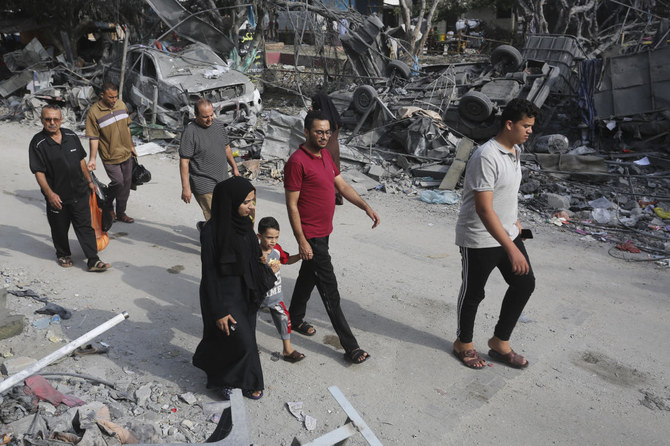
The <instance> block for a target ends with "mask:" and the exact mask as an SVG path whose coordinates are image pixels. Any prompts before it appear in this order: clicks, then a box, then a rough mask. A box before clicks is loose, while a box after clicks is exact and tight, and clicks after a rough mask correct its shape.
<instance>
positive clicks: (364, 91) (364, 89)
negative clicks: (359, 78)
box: [351, 85, 377, 113]
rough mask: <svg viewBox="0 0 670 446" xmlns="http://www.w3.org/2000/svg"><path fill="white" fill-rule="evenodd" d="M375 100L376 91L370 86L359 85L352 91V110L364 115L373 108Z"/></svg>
mask: <svg viewBox="0 0 670 446" xmlns="http://www.w3.org/2000/svg"><path fill="white" fill-rule="evenodd" d="M376 98H377V90H375V89H374V87H372V86H370V85H361V86H360V87H358V88H357V89H356V90H355V91H354V96H353V98H352V99H351V102H352V103H353V104H354V109H355V110H356V111H357V112H359V113H365V112H366V111H368V110H369V109H370V108H372V107H374V106H375V102H376Z"/></svg>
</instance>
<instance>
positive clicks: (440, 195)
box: [419, 190, 461, 204]
mask: <svg viewBox="0 0 670 446" xmlns="http://www.w3.org/2000/svg"><path fill="white" fill-rule="evenodd" d="M419 198H420V199H421V201H423V202H426V203H432V204H456V203H458V202H459V200H460V199H461V197H460V196H459V195H458V194H457V193H456V192H454V191H451V190H424V191H422V192H421V195H420V196H419Z"/></svg>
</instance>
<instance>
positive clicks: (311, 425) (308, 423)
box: [286, 401, 316, 431]
mask: <svg viewBox="0 0 670 446" xmlns="http://www.w3.org/2000/svg"><path fill="white" fill-rule="evenodd" d="M286 406H287V407H288V410H289V412H291V415H293V416H294V417H296V419H297V420H298V421H300V422H302V423H304V425H305V429H307V430H308V431H313V430H314V429H316V418H314V417H311V416H309V415H307V414H306V413H305V412H304V411H303V409H302V407H303V403H302V401H296V402H288V403H286Z"/></svg>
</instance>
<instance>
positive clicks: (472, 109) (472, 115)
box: [458, 91, 493, 122]
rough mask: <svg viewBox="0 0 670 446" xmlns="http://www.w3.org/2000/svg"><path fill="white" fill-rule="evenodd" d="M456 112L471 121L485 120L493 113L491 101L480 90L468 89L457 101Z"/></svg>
mask: <svg viewBox="0 0 670 446" xmlns="http://www.w3.org/2000/svg"><path fill="white" fill-rule="evenodd" d="M458 112H459V113H460V114H461V116H462V117H464V118H465V119H469V120H470V121H473V122H482V121H486V120H487V119H488V117H489V116H491V113H493V102H491V99H489V97H488V96H486V95H485V94H484V93H482V92H480V91H468V92H467V93H465V94H464V95H463V96H462V97H461V100H460V101H459V104H458Z"/></svg>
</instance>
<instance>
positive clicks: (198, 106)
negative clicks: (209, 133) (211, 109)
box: [193, 98, 212, 116]
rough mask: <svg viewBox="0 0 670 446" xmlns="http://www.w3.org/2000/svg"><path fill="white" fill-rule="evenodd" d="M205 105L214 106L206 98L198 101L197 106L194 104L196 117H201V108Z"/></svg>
mask: <svg viewBox="0 0 670 446" xmlns="http://www.w3.org/2000/svg"><path fill="white" fill-rule="evenodd" d="M204 105H212V101H210V100H209V99H205V98H200V99H198V100H197V101H195V104H193V113H195V115H196V116H200V107H202V106H204Z"/></svg>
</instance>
